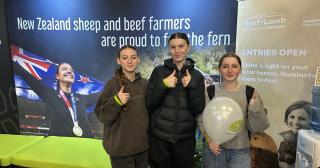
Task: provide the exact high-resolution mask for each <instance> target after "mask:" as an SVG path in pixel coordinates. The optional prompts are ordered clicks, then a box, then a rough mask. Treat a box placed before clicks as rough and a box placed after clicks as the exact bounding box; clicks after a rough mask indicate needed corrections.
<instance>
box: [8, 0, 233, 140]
mask: <svg viewBox="0 0 320 168" xmlns="http://www.w3.org/2000/svg"><path fill="white" fill-rule="evenodd" d="M18 9H19V10H18ZM7 17H8V28H9V37H10V45H11V58H12V61H13V62H14V70H15V83H16V91H17V96H18V106H19V114H20V124H21V125H20V131H21V133H22V134H39V135H48V132H49V131H50V126H51V125H52V122H53V121H52V117H53V116H52V115H53V114H50V112H48V108H47V106H50V107H51V106H53V105H52V104H53V103H52V101H51V100H50V101H49V99H50V98H48V95H49V94H50V95H51V94H53V95H54V93H55V90H56V88H57V86H56V83H57V82H56V79H55V69H56V66H57V65H58V64H61V63H68V64H70V66H72V68H73V70H74V72H75V74H76V75H75V84H74V85H73V92H74V93H75V94H78V96H79V99H80V96H81V99H80V100H82V97H84V99H85V102H86V103H85V105H84V108H85V111H86V116H87V117H88V120H89V124H90V128H91V131H92V133H93V137H95V138H101V136H102V125H101V124H100V122H99V121H98V120H97V119H96V117H95V114H94V113H93V112H92V111H93V109H92V107H93V106H94V104H95V102H94V100H95V99H96V98H97V95H99V93H100V92H101V90H102V89H103V85H104V84H105V82H106V81H108V80H109V79H110V78H111V77H112V76H113V73H114V71H115V69H116V68H117V67H118V65H117V64H116V56H117V50H118V49H119V48H120V47H121V46H123V45H126V44H131V45H133V46H136V47H137V48H138V50H139V56H140V57H141V63H140V65H139V68H138V71H140V72H141V73H142V76H143V77H145V78H148V77H149V76H150V74H151V72H152V70H153V69H154V67H156V66H157V65H159V64H162V63H163V60H164V59H166V58H169V55H168V46H167V45H168V44H167V41H168V38H169V36H170V35H171V34H172V33H174V32H185V33H187V34H188V37H189V40H190V43H191V46H192V49H191V51H190V57H191V58H193V59H194V60H195V61H196V66H197V68H198V69H199V70H200V71H201V72H202V73H203V74H204V75H205V76H206V79H207V81H208V82H218V81H219V80H220V78H219V75H217V69H216V68H217V65H218V59H219V57H220V56H221V55H223V54H224V53H225V52H227V51H234V50H235V36H236V27H235V25H236V19H237V1H234V0H227V1H222V0H221V1H209V0H206V1H201V2H199V1H195V0H187V1H174V2H172V1H169V0H165V1H143V2H140V3H137V2H133V1H126V2H125V3H124V2H121V3H119V2H118V1H100V0H94V1H89V0H81V1H79V0H69V1H62V0H56V1H48V0H41V1H39V0H29V1H23V0H12V1H8V2H7ZM30 79H32V81H30ZM31 83H32V84H31ZM35 83H36V84H35ZM35 85H37V86H38V85H39V86H40V88H42V90H41V91H39V90H40V89H37V88H39V87H35ZM43 90H46V91H43ZM46 100H48V101H46ZM88 101H90V102H88ZM51 109H52V108H51ZM66 117H67V118H71V117H70V116H66ZM70 120H71V119H70ZM66 122H67V121H66Z"/></svg>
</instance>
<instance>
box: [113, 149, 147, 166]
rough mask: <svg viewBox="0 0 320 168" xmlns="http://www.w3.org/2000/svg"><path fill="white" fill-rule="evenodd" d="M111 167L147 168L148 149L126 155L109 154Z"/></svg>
mask: <svg viewBox="0 0 320 168" xmlns="http://www.w3.org/2000/svg"><path fill="white" fill-rule="evenodd" d="M110 160H111V165H112V168H148V151H143V152H141V153H138V154H134V155H131V156H126V157H113V156H110Z"/></svg>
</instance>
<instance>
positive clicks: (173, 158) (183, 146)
mask: <svg viewBox="0 0 320 168" xmlns="http://www.w3.org/2000/svg"><path fill="white" fill-rule="evenodd" d="M194 151H195V137H194V136H191V137H188V138H184V139H181V140H179V141H177V142H176V143H171V142H168V141H164V140H162V139H160V138H158V137H156V136H154V135H150V137H149V164H150V168H192V167H193V157H194Z"/></svg>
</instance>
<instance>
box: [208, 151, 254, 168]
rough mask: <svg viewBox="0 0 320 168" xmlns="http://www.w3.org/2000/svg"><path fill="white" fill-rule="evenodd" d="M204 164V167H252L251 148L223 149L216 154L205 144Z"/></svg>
mask: <svg viewBox="0 0 320 168" xmlns="http://www.w3.org/2000/svg"><path fill="white" fill-rule="evenodd" d="M204 146H205V147H204V151H203V165H204V168H250V167H251V157H250V148H249V147H247V148H243V149H223V148H221V153H220V154H219V155H215V154H214V153H213V152H212V151H211V150H210V149H209V147H208V146H207V145H204Z"/></svg>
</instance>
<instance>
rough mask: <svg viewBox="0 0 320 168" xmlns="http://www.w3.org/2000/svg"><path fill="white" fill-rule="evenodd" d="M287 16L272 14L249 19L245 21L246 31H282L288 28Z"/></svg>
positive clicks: (243, 25)
mask: <svg viewBox="0 0 320 168" xmlns="http://www.w3.org/2000/svg"><path fill="white" fill-rule="evenodd" d="M286 16H287V14H282V13H277V12H270V13H265V14H261V15H258V16H251V17H247V18H245V19H244V20H243V23H242V27H243V28H244V29H282V28H286V27H287V26H286V23H287V18H286Z"/></svg>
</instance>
